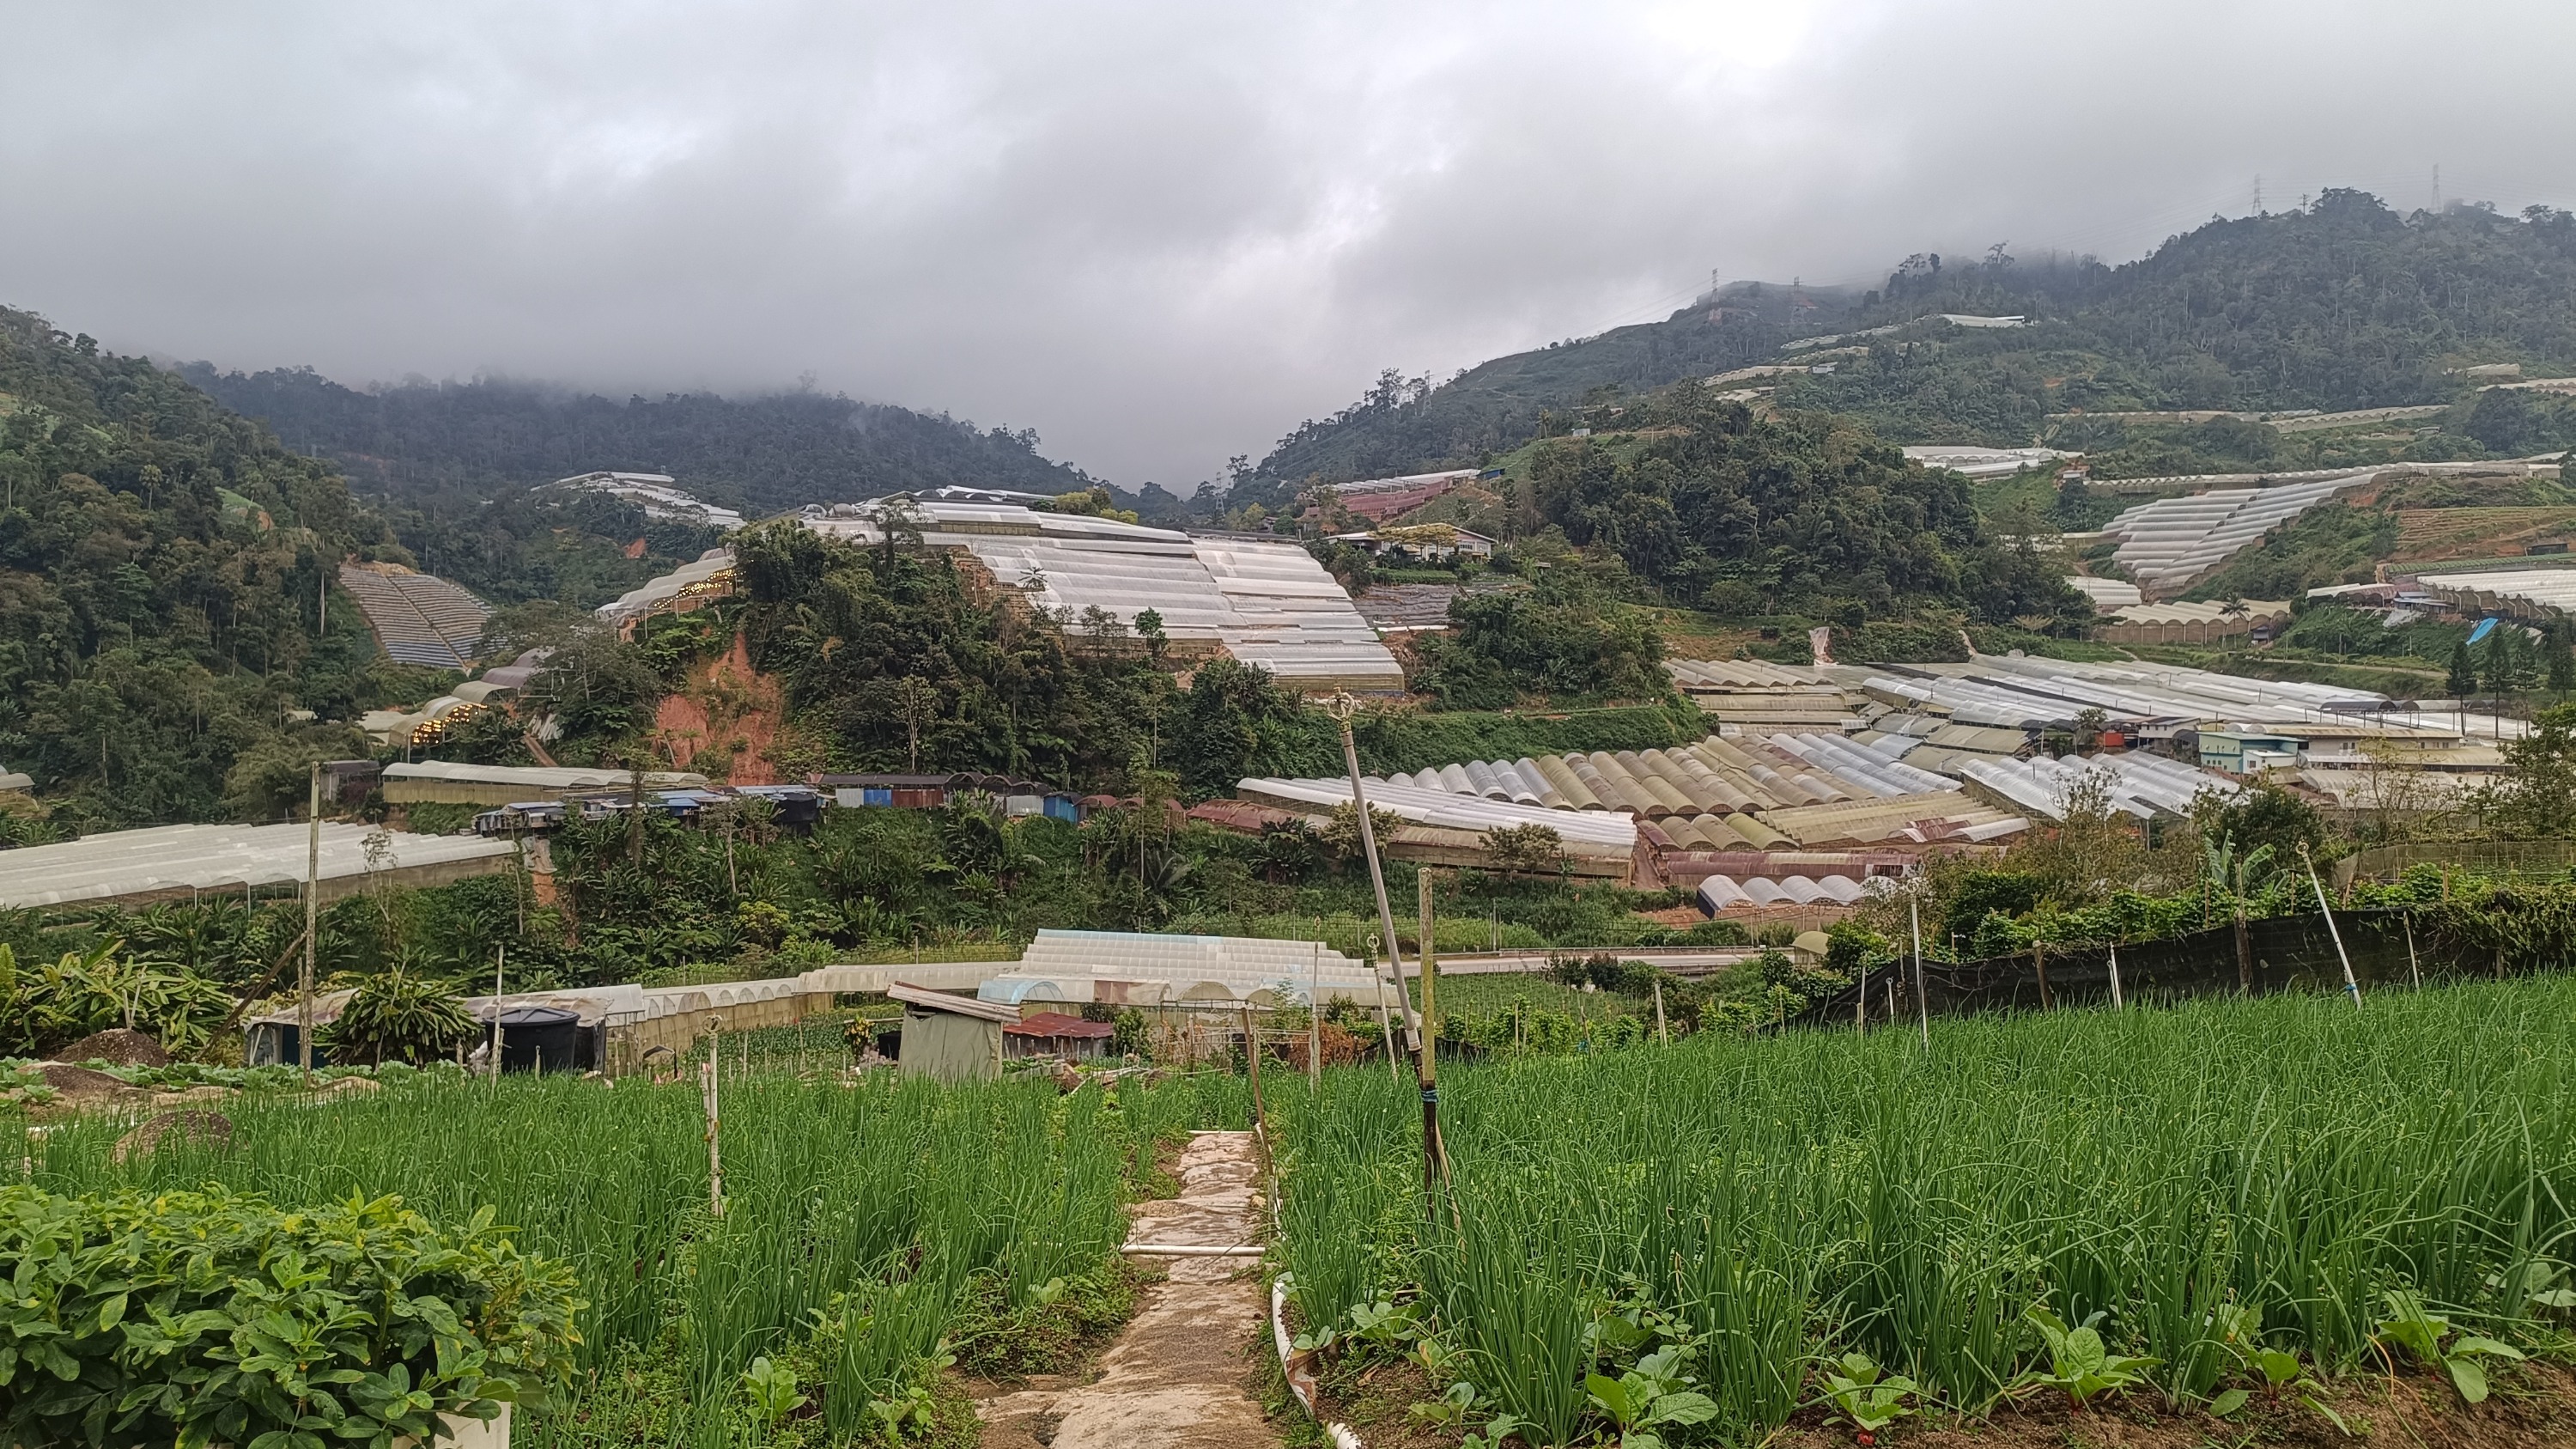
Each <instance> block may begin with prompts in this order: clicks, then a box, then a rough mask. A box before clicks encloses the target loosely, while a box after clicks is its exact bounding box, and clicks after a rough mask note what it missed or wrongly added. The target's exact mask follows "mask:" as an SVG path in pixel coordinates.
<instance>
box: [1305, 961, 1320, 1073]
mask: <svg viewBox="0 0 2576 1449" xmlns="http://www.w3.org/2000/svg"><path fill="white" fill-rule="evenodd" d="M1306 948H1307V949H1306V1085H1307V1086H1308V1087H1311V1088H1314V1089H1316V1090H1319V1091H1320V1090H1321V1089H1322V1088H1323V1085H1324V997H1323V990H1322V986H1321V983H1322V981H1323V977H1324V943H1323V942H1321V941H1309V942H1307V943H1306Z"/></svg>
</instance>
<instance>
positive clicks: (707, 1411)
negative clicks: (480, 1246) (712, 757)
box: [31, 1074, 1245, 1446]
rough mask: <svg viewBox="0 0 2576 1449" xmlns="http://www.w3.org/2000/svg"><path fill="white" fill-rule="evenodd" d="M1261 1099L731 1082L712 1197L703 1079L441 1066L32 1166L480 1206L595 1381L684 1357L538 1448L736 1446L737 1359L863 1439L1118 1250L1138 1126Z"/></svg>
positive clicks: (109, 1180)
mask: <svg viewBox="0 0 2576 1449" xmlns="http://www.w3.org/2000/svg"><path fill="white" fill-rule="evenodd" d="M1244 1095H1245V1094H1244V1090H1243V1084H1242V1083H1241V1082H1239V1081H1235V1080H1232V1079H1227V1078H1222V1077H1216V1078H1211V1077H1196V1078H1184V1079H1179V1080H1175V1081H1172V1082H1169V1083H1166V1084H1164V1085H1161V1086H1155V1087H1147V1086H1144V1085H1142V1084H1141V1083H1136V1082H1126V1083H1121V1084H1119V1086H1118V1088H1117V1089H1116V1091H1115V1092H1114V1093H1104V1092H1102V1091H1100V1090H1088V1091H1083V1092H1078V1093H1075V1094H1072V1095H1070V1096H1059V1095H1058V1094H1057V1091H1056V1089H1055V1087H1054V1086H1053V1085H1052V1084H1051V1083H1047V1082H1042V1081H1029V1082H1017V1081H1014V1082H1003V1083H994V1084H988V1085H978V1086H963V1087H952V1086H941V1085H938V1084H934V1083H929V1082H922V1081H906V1082H897V1081H895V1080H894V1079H893V1078H892V1077H891V1076H890V1075H880V1076H877V1077H874V1078H872V1079H870V1080H869V1081H868V1082H867V1083H866V1084H864V1085H861V1086H858V1087H844V1086H841V1085H839V1084H838V1083H833V1082H819V1083H818V1082H812V1081H804V1080H800V1079H798V1078H795V1077H792V1076H785V1075H778V1076H768V1077H762V1076H754V1077H751V1078H748V1079H744V1080H742V1081H739V1082H728V1083H727V1085H726V1088H725V1094H724V1103H723V1114H722V1115H723V1133H722V1143H721V1145H722V1159H723V1171H724V1182H725V1189H726V1191H725V1210H724V1213H723V1215H722V1216H721V1217H716V1216H712V1215H711V1214H710V1212H709V1210H708V1192H707V1186H708V1165H707V1150H706V1144H705V1140H704V1128H705V1118H704V1113H703V1108H702V1103H701V1099H700V1096H699V1090H698V1087H697V1086H696V1084H695V1083H694V1082H691V1083H689V1084H687V1085H671V1086H659V1087H657V1086H652V1085H649V1084H646V1083H643V1082H639V1081H631V1080H630V1081H627V1082H623V1083H620V1084H619V1085H617V1086H615V1087H613V1088H610V1087H604V1086H602V1085H601V1084H599V1083H597V1082H593V1081H577V1080H573V1079H570V1078H566V1077H552V1078H545V1079H542V1080H540V1079H533V1078H526V1077H510V1078H506V1079H504V1080H503V1081H501V1082H500V1083H499V1084H497V1085H496V1084H494V1083H492V1082H490V1081H467V1080H464V1079H461V1078H455V1077H449V1076H445V1075H444V1074H424V1075H422V1076H421V1077H419V1078H416V1079H413V1080H409V1081H405V1082H402V1083H400V1084H398V1085H395V1086H392V1087H389V1088H387V1089H386V1090H384V1091H381V1092H376V1093H368V1094H352V1095H348V1096H339V1097H335V1098H333V1099H332V1100H330V1101H328V1102H325V1103H321V1104H317V1105H310V1106H307V1105H302V1104H299V1103H298V1102H297V1101H296V1100H295V1099H293V1098H291V1097H283V1096H281V1097H265V1098H263V1097H258V1096H250V1097H244V1098H241V1099H239V1100H237V1101H235V1102H230V1103H226V1104H225V1106H224V1111H225V1113H226V1115H227V1116H229V1117H230V1118H231V1119H232V1122H233V1129H234V1130H233V1145H232V1147H231V1148H230V1150H228V1151H220V1152H219V1151H216V1150H213V1149H211V1148H208V1147H204V1146H200V1145H195V1144H190V1143H185V1142H179V1141H176V1140H175V1139H174V1142H173V1144H172V1145H165V1146H164V1147H163V1149H162V1150H161V1151H159V1152H157V1153H154V1154H152V1155H150V1156H148V1157H145V1158H143V1159H141V1160H139V1161H137V1162H134V1163H132V1164H130V1165H127V1166H122V1167H120V1166H118V1165H116V1164H114V1163H113V1162H112V1160H111V1153H112V1149H113V1145H114V1143H115V1140H116V1138H117V1136H118V1134H119V1132H120V1131H121V1130H123V1128H124V1126H126V1125H129V1124H124V1123H118V1122H114V1121H108V1120H98V1119H88V1120H80V1119H76V1120H74V1121H71V1122H69V1123H66V1124H64V1125H61V1126H58V1127H55V1128H54V1129H52V1131H51V1132H50V1133H49V1134H48V1135H46V1136H45V1137H44V1138H43V1139H42V1140H41V1141H40V1142H38V1143H36V1144H34V1145H33V1146H32V1147H31V1151H32V1152H34V1153H35V1154H36V1156H35V1159H34V1161H33V1163H32V1170H33V1175H34V1180H35V1182H36V1183H37V1184H38V1185H39V1186H42V1187H45V1188H48V1189H50V1190H52V1191H56V1192H80V1191H89V1190H99V1189H107V1188H115V1187H167V1188H176V1187H193V1186H198V1185H202V1184H205V1183H208V1182H221V1183H223V1184H226V1185H228V1186H231V1187H234V1188H237V1189H240V1190H244V1191H250V1192H257V1193H261V1194H263V1195H265V1196H267V1197H268V1198H270V1199H271V1200H272V1201H275V1202H278V1203H280V1204H286V1205H293V1204H304V1203H320V1202H328V1201H332V1200H337V1199H345V1198H347V1197H348V1196H350V1195H351V1194H358V1195H362V1196H366V1197H375V1196H379V1195H382V1194H387V1193H394V1194H399V1195H401V1196H402V1198H403V1199H404V1200H405V1201H407V1202H408V1203H410V1204H411V1205H412V1206H414V1207H417V1208H420V1209H422V1210H423V1211H425V1212H427V1213H428V1214H430V1215H431V1216H432V1217H433V1218H435V1219H438V1220H441V1221H449V1222H458V1223H461V1222H464V1221H467V1220H469V1219H470V1218H471V1217H472V1216H473V1215H474V1214H475V1213H476V1212H478V1211H480V1210H483V1209H486V1208H489V1209H491V1210H492V1211H494V1212H495V1213H496V1215H497V1218H498V1220H499V1221H500V1222H502V1223H504V1224H510V1225H513V1226H515V1227H516V1228H517V1229H518V1233H517V1235H516V1236H517V1241H518V1243H519V1245H520V1246H521V1247H522V1248H525V1249H528V1250H531V1251H534V1252H539V1253H543V1254H546V1255H548V1256H551V1257H556V1258H560V1259H563V1260H566V1261H568V1262H570V1263H571V1264H573V1265H574V1267H575V1268H576V1269H577V1270H578V1271H579V1273H580V1275H581V1281H582V1287H583V1292H584V1294H585V1296H586V1297H587V1298H588V1300H589V1307H588V1309H587V1310H586V1311H585V1312H584V1313H583V1315H582V1318H581V1331H582V1336H583V1339H584V1352H585V1355H586V1357H587V1360H588V1363H589V1367H590V1372H589V1373H587V1374H586V1375H585V1378H584V1384H585V1385H589V1384H592V1383H594V1382H595V1381H596V1382H608V1381H600V1380H598V1379H597V1371H598V1370H599V1368H600V1367H601V1366H602V1365H616V1364H620V1363H633V1362H639V1361H651V1362H654V1363H657V1364H663V1365H669V1364H676V1365H677V1366H678V1373H677V1377H678V1380H679V1383H678V1386H677V1393H676V1395H675V1398H676V1400H677V1401H679V1402H681V1403H682V1404H683V1408H682V1409H681V1411H680V1412H679V1413H678V1414H677V1416H676V1417H675V1416H673V1415H671V1414H669V1413H664V1414H661V1415H660V1416H659V1417H658V1418H657V1419H655V1420H654V1421H653V1422H649V1423H648V1422H640V1421H636V1420H634V1418H633V1416H632V1415H629V1418H628V1419H625V1420H621V1419H620V1418H619V1417H618V1416H619V1414H620V1413H622V1412H626V1411H628V1410H631V1409H632V1408H633V1407H634V1406H633V1405H631V1404H625V1403H621V1402H620V1399H621V1396H620V1395H619V1394H617V1393H614V1392H607V1391H595V1392H591V1393H588V1394H585V1393H583V1392H582V1386H576V1392H575V1394H574V1395H573V1396H571V1398H570V1399H569V1400H568V1401H566V1402H565V1403H563V1404H561V1405H559V1406H558V1407H557V1408H556V1409H555V1410H554V1411H552V1412H539V1413H535V1414H531V1415H527V1416H523V1417H522V1418H521V1419H520V1421H519V1426H518V1429H517V1437H518V1438H519V1439H520V1441H522V1442H523V1443H537V1444H541V1445H547V1444H558V1443H561V1444H567V1445H569V1444H575V1443H580V1444H598V1443H602V1442H640V1443H677V1442H687V1443H692V1444H698V1445H708V1446H713V1445H721V1444H727V1443H735V1442H740V1441H741V1440H742V1437H743V1434H744V1433H745V1429H744V1425H743V1423H742V1419H743V1416H744V1415H745V1413H746V1412H748V1410H749V1405H750V1402H751V1401H750V1399H749V1398H748V1397H747V1395H746V1393H745V1391H744V1387H743V1373H744V1370H745V1369H746V1368H747V1367H749V1366H751V1365H752V1364H753V1363H754V1362H755V1361H756V1360H758V1359H760V1358H763V1357H765V1356H769V1355H780V1356H781V1361H782V1362H783V1361H784V1359H785V1358H786V1357H787V1356H789V1355H790V1354H791V1352H792V1353H793V1354H794V1355H795V1356H797V1357H799V1358H800V1361H803V1362H806V1363H808V1364H809V1365H810V1366H811V1369H812V1377H811V1378H809V1379H808V1380H807V1381H806V1382H804V1383H802V1384H801V1385H799V1386H798V1387H799V1389H800V1391H801V1392H803V1393H804V1394H806V1395H807V1396H809V1397H810V1398H811V1399H813V1400H815V1401H818V1402H819V1403H820V1404H821V1406H822V1409H823V1414H824V1418H825V1419H826V1420H828V1426H829V1429H830V1430H831V1432H832V1433H833V1434H834V1435H836V1436H838V1437H840V1438H842V1439H844V1440H846V1438H847V1436H849V1435H851V1434H852V1433H856V1432H862V1431H871V1432H873V1431H877V1430H882V1429H883V1427H884V1426H883V1425H882V1424H879V1423H877V1422H876V1421H875V1420H872V1419H870V1418H869V1417H868V1416H869V1414H870V1413H871V1406H872V1405H878V1404H888V1403H891V1404H896V1405H900V1404H902V1403H904V1402H906V1401H907V1400H909V1399H915V1398H917V1391H918V1390H920V1389H921V1387H922V1383H923V1380H924V1377H925V1373H924V1366H925V1364H927V1363H929V1362H930V1361H931V1360H932V1358H933V1356H934V1354H935V1353H936V1351H937V1349H938V1346H939V1344H940V1342H941V1340H942V1338H943V1337H944V1336H945V1335H947V1334H948V1333H949V1331H950V1330H951V1328H952V1326H953V1324H954V1321H955V1320H956V1318H957V1316H958V1314H959V1312H960V1306H961V1304H962V1303H964V1302H966V1301H967V1300H968V1299H969V1298H970V1297H971V1298H978V1299H980V1300H983V1301H992V1300H995V1299H998V1301H999V1303H1000V1304H1001V1306H1002V1307H1003V1308H1004V1309H1006V1310H1008V1309H1020V1308H1024V1307H1026V1306H1028V1305H1030V1304H1031V1303H1033V1302H1038V1301H1043V1300H1045V1299H1047V1298H1048V1297H1050V1295H1053V1294H1055V1293H1059V1292H1061V1291H1062V1288H1063V1285H1064V1283H1066V1282H1067V1281H1069V1280H1078V1279H1083V1278H1085V1277H1086V1276H1089V1277H1097V1276H1099V1275H1101V1274H1103V1273H1106V1272H1108V1271H1110V1270H1111V1268H1112V1267H1113V1265H1114V1263H1115V1256H1116V1251H1117V1247H1118V1243H1119V1239H1120V1236H1121V1234H1122V1232H1123V1230H1124V1226H1125V1217H1124V1214H1123V1213H1122V1211H1121V1204H1122V1202H1123V1200H1124V1198H1125V1197H1126V1196H1127V1195H1128V1194H1127V1189H1128V1188H1129V1187H1130V1186H1132V1184H1131V1183H1130V1182H1129V1177H1130V1174H1131V1173H1133V1172H1134V1171H1135V1170H1136V1164H1137V1163H1138V1161H1139V1159H1140V1153H1141V1150H1142V1149H1143V1147H1144V1146H1145V1145H1146V1144H1148V1143H1150V1142H1152V1141H1153V1140H1154V1139H1156V1138H1158V1137H1164V1138H1168V1137H1171V1136H1175V1135H1178V1134H1179V1133H1181V1132H1182V1131H1185V1130H1186V1129H1188V1128H1191V1127H1198V1126H1239V1125H1241V1118H1242V1116H1243V1113H1244V1108H1243V1105H1242V1103H1243V1098H1244ZM608 1386H609V1387H613V1386H614V1385H613V1382H609V1383H608ZM626 1397H631V1395H629V1396H626ZM764 1437H765V1436H764Z"/></svg>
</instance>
